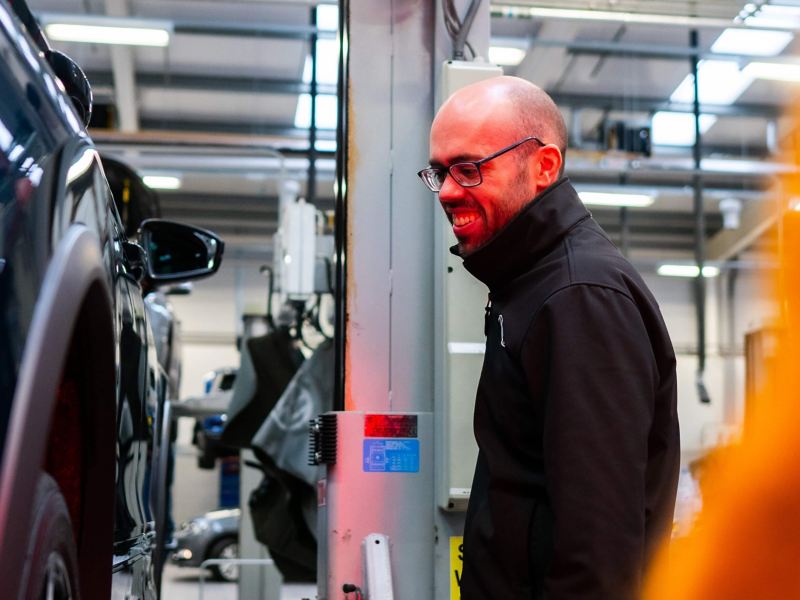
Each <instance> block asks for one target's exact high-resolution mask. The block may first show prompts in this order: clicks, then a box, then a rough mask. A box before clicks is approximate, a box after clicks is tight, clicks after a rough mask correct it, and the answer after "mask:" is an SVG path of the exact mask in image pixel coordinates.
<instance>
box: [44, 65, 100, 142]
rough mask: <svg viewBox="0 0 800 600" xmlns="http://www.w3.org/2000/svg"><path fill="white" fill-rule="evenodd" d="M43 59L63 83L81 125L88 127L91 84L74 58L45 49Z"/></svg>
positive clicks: (90, 114) (90, 109)
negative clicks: (81, 122)
mask: <svg viewBox="0 0 800 600" xmlns="http://www.w3.org/2000/svg"><path fill="white" fill-rule="evenodd" d="M45 59H46V60H47V62H48V63H49V64H50V68H51V69H53V73H55V75H56V77H58V78H59V79H60V80H61V83H62V84H64V91H65V92H66V94H67V96H69V98H70V100H72V104H73V106H74V107H75V110H76V111H77V112H78V115H79V116H80V118H81V121H83V126H84V127H88V126H89V121H90V120H91V118H92V103H93V98H92V86H91V85H89V80H88V79H87V78H86V75H85V74H84V72H83V71H82V70H81V68H80V67H79V66H78V63H76V62H75V61H74V60H72V59H71V58H70V57H69V56H67V55H66V54H64V53H63V52H59V51H58V50H47V51H46V52H45Z"/></svg>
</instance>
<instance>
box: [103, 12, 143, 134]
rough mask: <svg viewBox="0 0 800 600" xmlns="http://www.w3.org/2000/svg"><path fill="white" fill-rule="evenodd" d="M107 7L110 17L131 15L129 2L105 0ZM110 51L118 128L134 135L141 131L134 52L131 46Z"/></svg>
mask: <svg viewBox="0 0 800 600" xmlns="http://www.w3.org/2000/svg"><path fill="white" fill-rule="evenodd" d="M105 7H106V14H107V15H108V16H110V17H127V16H128V15H129V10H128V2H127V0H105ZM109 51H110V53H111V72H112V76H113V80H114V104H115V105H116V107H117V120H118V122H117V127H119V129H120V131H125V132H127V133H133V132H136V131H138V130H139V110H138V108H137V105H136V81H135V68H134V64H133V50H132V49H131V48H130V46H119V45H116V44H114V45H112V46H111V47H110V48H109Z"/></svg>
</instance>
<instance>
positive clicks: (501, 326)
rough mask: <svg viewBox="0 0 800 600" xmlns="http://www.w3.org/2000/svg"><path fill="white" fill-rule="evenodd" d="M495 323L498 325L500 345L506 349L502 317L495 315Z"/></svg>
mask: <svg viewBox="0 0 800 600" xmlns="http://www.w3.org/2000/svg"><path fill="white" fill-rule="evenodd" d="M497 322H498V323H500V345H501V346H502V347H503V348H505V347H506V334H505V332H504V331H503V315H497Z"/></svg>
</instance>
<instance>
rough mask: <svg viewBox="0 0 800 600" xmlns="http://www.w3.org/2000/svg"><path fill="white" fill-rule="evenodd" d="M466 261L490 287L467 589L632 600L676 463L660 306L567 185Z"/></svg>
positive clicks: (480, 594) (662, 523) (478, 598)
mask: <svg viewBox="0 0 800 600" xmlns="http://www.w3.org/2000/svg"><path fill="white" fill-rule="evenodd" d="M454 253H457V251H456V250H455V249H454ZM464 266H465V267H466V268H467V270H469V272H470V273H472V274H473V275H474V276H475V277H477V278H478V279H480V280H481V281H483V282H484V283H485V284H486V285H487V286H488V287H489V291H490V293H489V305H488V306H487V308H486V316H485V319H486V355H485V358H484V364H483V371H482V373H481V378H480V383H479V385H478V391H477V398H476V405H475V421H474V428H475V437H476V439H477V442H478V446H479V448H480V451H479V455H478V461H477V466H476V469H475V477H474V481H473V484H472V494H471V497H470V502H469V509H468V511H467V518H466V526H465V533H464V572H463V577H462V584H461V593H462V595H461V597H462V598H463V600H518V599H519V600H522V599H524V600H532V599H536V600H538V599H546V600H567V599H581V600H594V599H596V600H625V599H630V598H636V597H638V593H639V589H640V585H641V582H642V576H643V572H644V569H645V567H646V564H647V561H648V559H649V557H650V555H651V552H652V551H653V550H654V547H655V545H656V544H657V543H658V542H660V541H661V539H662V538H663V536H664V535H666V534H667V532H668V531H669V529H670V525H671V522H672V513H673V508H674V503H675V493H676V487H677V479H678V468H679V460H680V451H679V436H678V418H677V409H676V380H675V354H674V352H673V349H672V344H671V343H670V339H669V335H668V334H667V329H666V327H665V325H664V321H663V319H662V317H661V313H660V311H659V308H658V304H657V303H656V301H655V299H654V298H653V296H652V295H651V294H650V291H649V290H648V289H647V287H646V286H645V284H644V282H643V281H642V279H641V277H640V276H639V275H638V274H637V273H636V271H635V270H634V268H633V267H632V266H631V265H630V264H629V263H628V261H627V260H625V259H624V258H623V257H622V255H621V254H620V253H619V252H618V251H617V249H616V248H615V247H614V245H613V244H612V243H611V241H609V239H608V237H607V236H606V234H605V233H604V232H603V230H602V229H601V228H600V226H599V225H598V224H597V223H596V222H595V221H594V219H592V217H591V215H590V214H589V212H588V211H587V210H586V209H585V208H584V206H583V204H582V203H581V201H580V199H579V198H578V195H577V193H576V192H575V189H574V188H573V187H572V185H571V184H570V183H569V180H567V179H562V180H561V181H559V182H558V183H556V184H554V185H553V186H551V187H550V188H548V189H547V190H546V191H545V192H543V193H542V194H541V195H540V196H539V197H537V198H536V199H535V200H533V201H532V202H531V203H530V204H529V205H528V206H527V207H525V208H524V209H523V211H522V212H521V213H520V214H519V215H517V216H516V217H515V218H514V219H513V220H512V221H511V222H510V223H509V224H508V225H507V226H505V227H504V228H503V229H502V231H500V232H499V233H498V234H497V235H496V236H495V237H494V238H492V240H490V241H489V242H488V243H487V244H486V245H485V246H483V247H482V248H480V249H479V250H477V251H475V252H474V253H472V254H470V255H468V256H467V257H466V259H465V260H464Z"/></svg>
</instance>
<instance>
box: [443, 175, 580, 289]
mask: <svg viewBox="0 0 800 600" xmlns="http://www.w3.org/2000/svg"><path fill="white" fill-rule="evenodd" d="M590 216H591V215H590V214H589V211H588V210H586V208H585V207H584V206H583V203H582V202H581V200H580V198H578V193H577V192H576V191H575V188H574V187H572V184H571V183H570V181H569V179H567V178H566V177H564V178H562V179H560V180H559V181H557V182H556V183H554V184H553V185H551V186H550V187H549V188H547V189H546V190H545V191H543V192H542V193H541V194H539V195H538V196H537V197H536V198H534V199H533V200H531V201H530V202H529V203H528V204H527V205H526V206H525V207H524V208H523V209H522V210H521V211H520V213H519V214H517V215H516V216H515V217H514V218H513V219H511V221H509V222H508V223H507V224H506V225H505V227H503V228H502V229H501V230H500V231H499V232H497V233H496V234H495V236H494V237H493V238H492V239H490V240H489V241H488V242H487V243H486V244H484V245H483V246H481V247H480V248H478V249H477V250H475V251H474V252H472V253H470V254H468V255H467V256H465V257H462V258H464V267H465V268H466V269H467V271H469V272H470V273H472V275H473V276H475V277H476V278H477V279H479V280H480V281H482V282H483V283H485V284H486V285H487V286H489V289H490V290H495V289H499V288H501V287H502V286H503V285H505V284H506V283H508V282H510V281H511V280H512V279H514V278H515V277H517V276H519V275H521V274H522V273H524V272H525V271H527V270H529V269H530V268H531V267H532V266H533V265H534V264H535V263H536V262H537V261H538V260H539V259H540V258H541V257H542V256H544V255H545V254H547V252H549V251H550V250H551V249H552V248H553V246H554V245H555V244H556V243H558V242H559V241H560V240H561V239H562V238H563V237H564V236H565V235H566V233H567V232H568V231H569V230H570V229H571V228H572V227H573V226H574V225H576V224H577V223H578V222H580V221H582V220H584V219H586V218H588V217H590ZM450 252H452V253H453V254H455V255H456V256H461V255H460V254H459V252H458V246H453V247H452V248H450Z"/></svg>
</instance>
